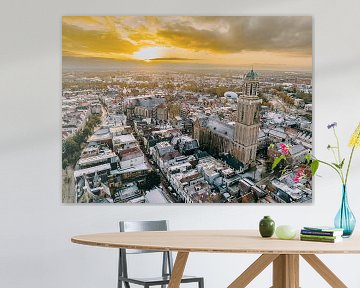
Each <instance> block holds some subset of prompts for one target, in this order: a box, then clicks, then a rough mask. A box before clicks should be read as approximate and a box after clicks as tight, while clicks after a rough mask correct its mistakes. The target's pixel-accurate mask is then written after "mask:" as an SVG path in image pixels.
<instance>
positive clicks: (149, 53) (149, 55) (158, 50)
mask: <svg viewBox="0 0 360 288" xmlns="http://www.w3.org/2000/svg"><path fill="white" fill-rule="evenodd" d="M163 50H164V48H163V47H144V48H141V49H140V50H138V51H136V52H135V53H134V54H133V57H134V58H136V59H138V60H143V61H145V62H150V61H151V59H154V58H159V57H161V55H162V52H163Z"/></svg>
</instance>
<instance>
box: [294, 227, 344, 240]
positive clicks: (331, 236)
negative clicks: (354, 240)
mask: <svg viewBox="0 0 360 288" xmlns="http://www.w3.org/2000/svg"><path fill="white" fill-rule="evenodd" d="M342 235H343V229H340V228H333V227H304V228H303V229H302V230H301V232H300V239H301V241H316V242H328V243H337V242H339V241H342V239H343V238H342Z"/></svg>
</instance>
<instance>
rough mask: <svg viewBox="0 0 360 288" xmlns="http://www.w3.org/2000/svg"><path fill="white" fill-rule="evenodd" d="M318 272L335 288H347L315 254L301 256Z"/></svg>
mask: <svg viewBox="0 0 360 288" xmlns="http://www.w3.org/2000/svg"><path fill="white" fill-rule="evenodd" d="M301 256H302V257H303V258H304V259H305V261H306V262H308V263H309V264H310V265H311V267H313V268H314V270H315V271H316V272H318V273H319V274H320V276H321V277H322V278H324V280H325V281H326V282H327V283H329V284H330V286H331V287H333V288H347V286H346V285H345V284H344V283H343V282H342V281H341V280H340V279H339V278H338V277H337V276H336V275H335V274H334V273H333V272H332V271H331V270H330V269H329V268H328V267H327V266H326V265H325V264H324V263H323V262H322V261H321V260H320V259H319V258H318V257H317V256H316V255H314V254H303V255H301Z"/></svg>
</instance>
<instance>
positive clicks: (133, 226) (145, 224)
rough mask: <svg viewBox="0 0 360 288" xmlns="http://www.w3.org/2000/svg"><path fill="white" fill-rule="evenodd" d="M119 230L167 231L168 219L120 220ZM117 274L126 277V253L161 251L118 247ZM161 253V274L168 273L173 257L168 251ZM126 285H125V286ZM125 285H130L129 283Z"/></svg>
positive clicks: (169, 272) (170, 269) (170, 270)
mask: <svg viewBox="0 0 360 288" xmlns="http://www.w3.org/2000/svg"><path fill="white" fill-rule="evenodd" d="M119 224H120V232H140V231H167V230H168V221H167V220H158V221H120V222H119ZM119 252H120V253H119V272H118V273H119V274H118V275H119V276H124V277H126V278H127V277H128V271H127V270H128V269H127V257H126V254H140V253H159V252H161V251H150V250H136V249H119ZM161 253H162V254H163V260H162V275H163V276H165V275H169V274H171V273H172V267H173V259H172V255H171V253H170V252H169V251H165V252H161ZM119 283H120V282H119ZM126 285H127V286H126ZM120 287H121V286H120ZM125 287H130V286H129V283H127V284H125Z"/></svg>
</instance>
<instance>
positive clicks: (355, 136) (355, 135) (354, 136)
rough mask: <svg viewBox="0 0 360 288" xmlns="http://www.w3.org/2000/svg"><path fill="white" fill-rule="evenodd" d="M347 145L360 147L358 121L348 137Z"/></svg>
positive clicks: (359, 125)
mask: <svg viewBox="0 0 360 288" xmlns="http://www.w3.org/2000/svg"><path fill="white" fill-rule="evenodd" d="M349 146H351V147H353V146H355V147H359V148H360V122H359V124H358V126H357V127H356V129H355V131H354V133H353V134H352V136H351V138H350V142H349Z"/></svg>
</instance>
